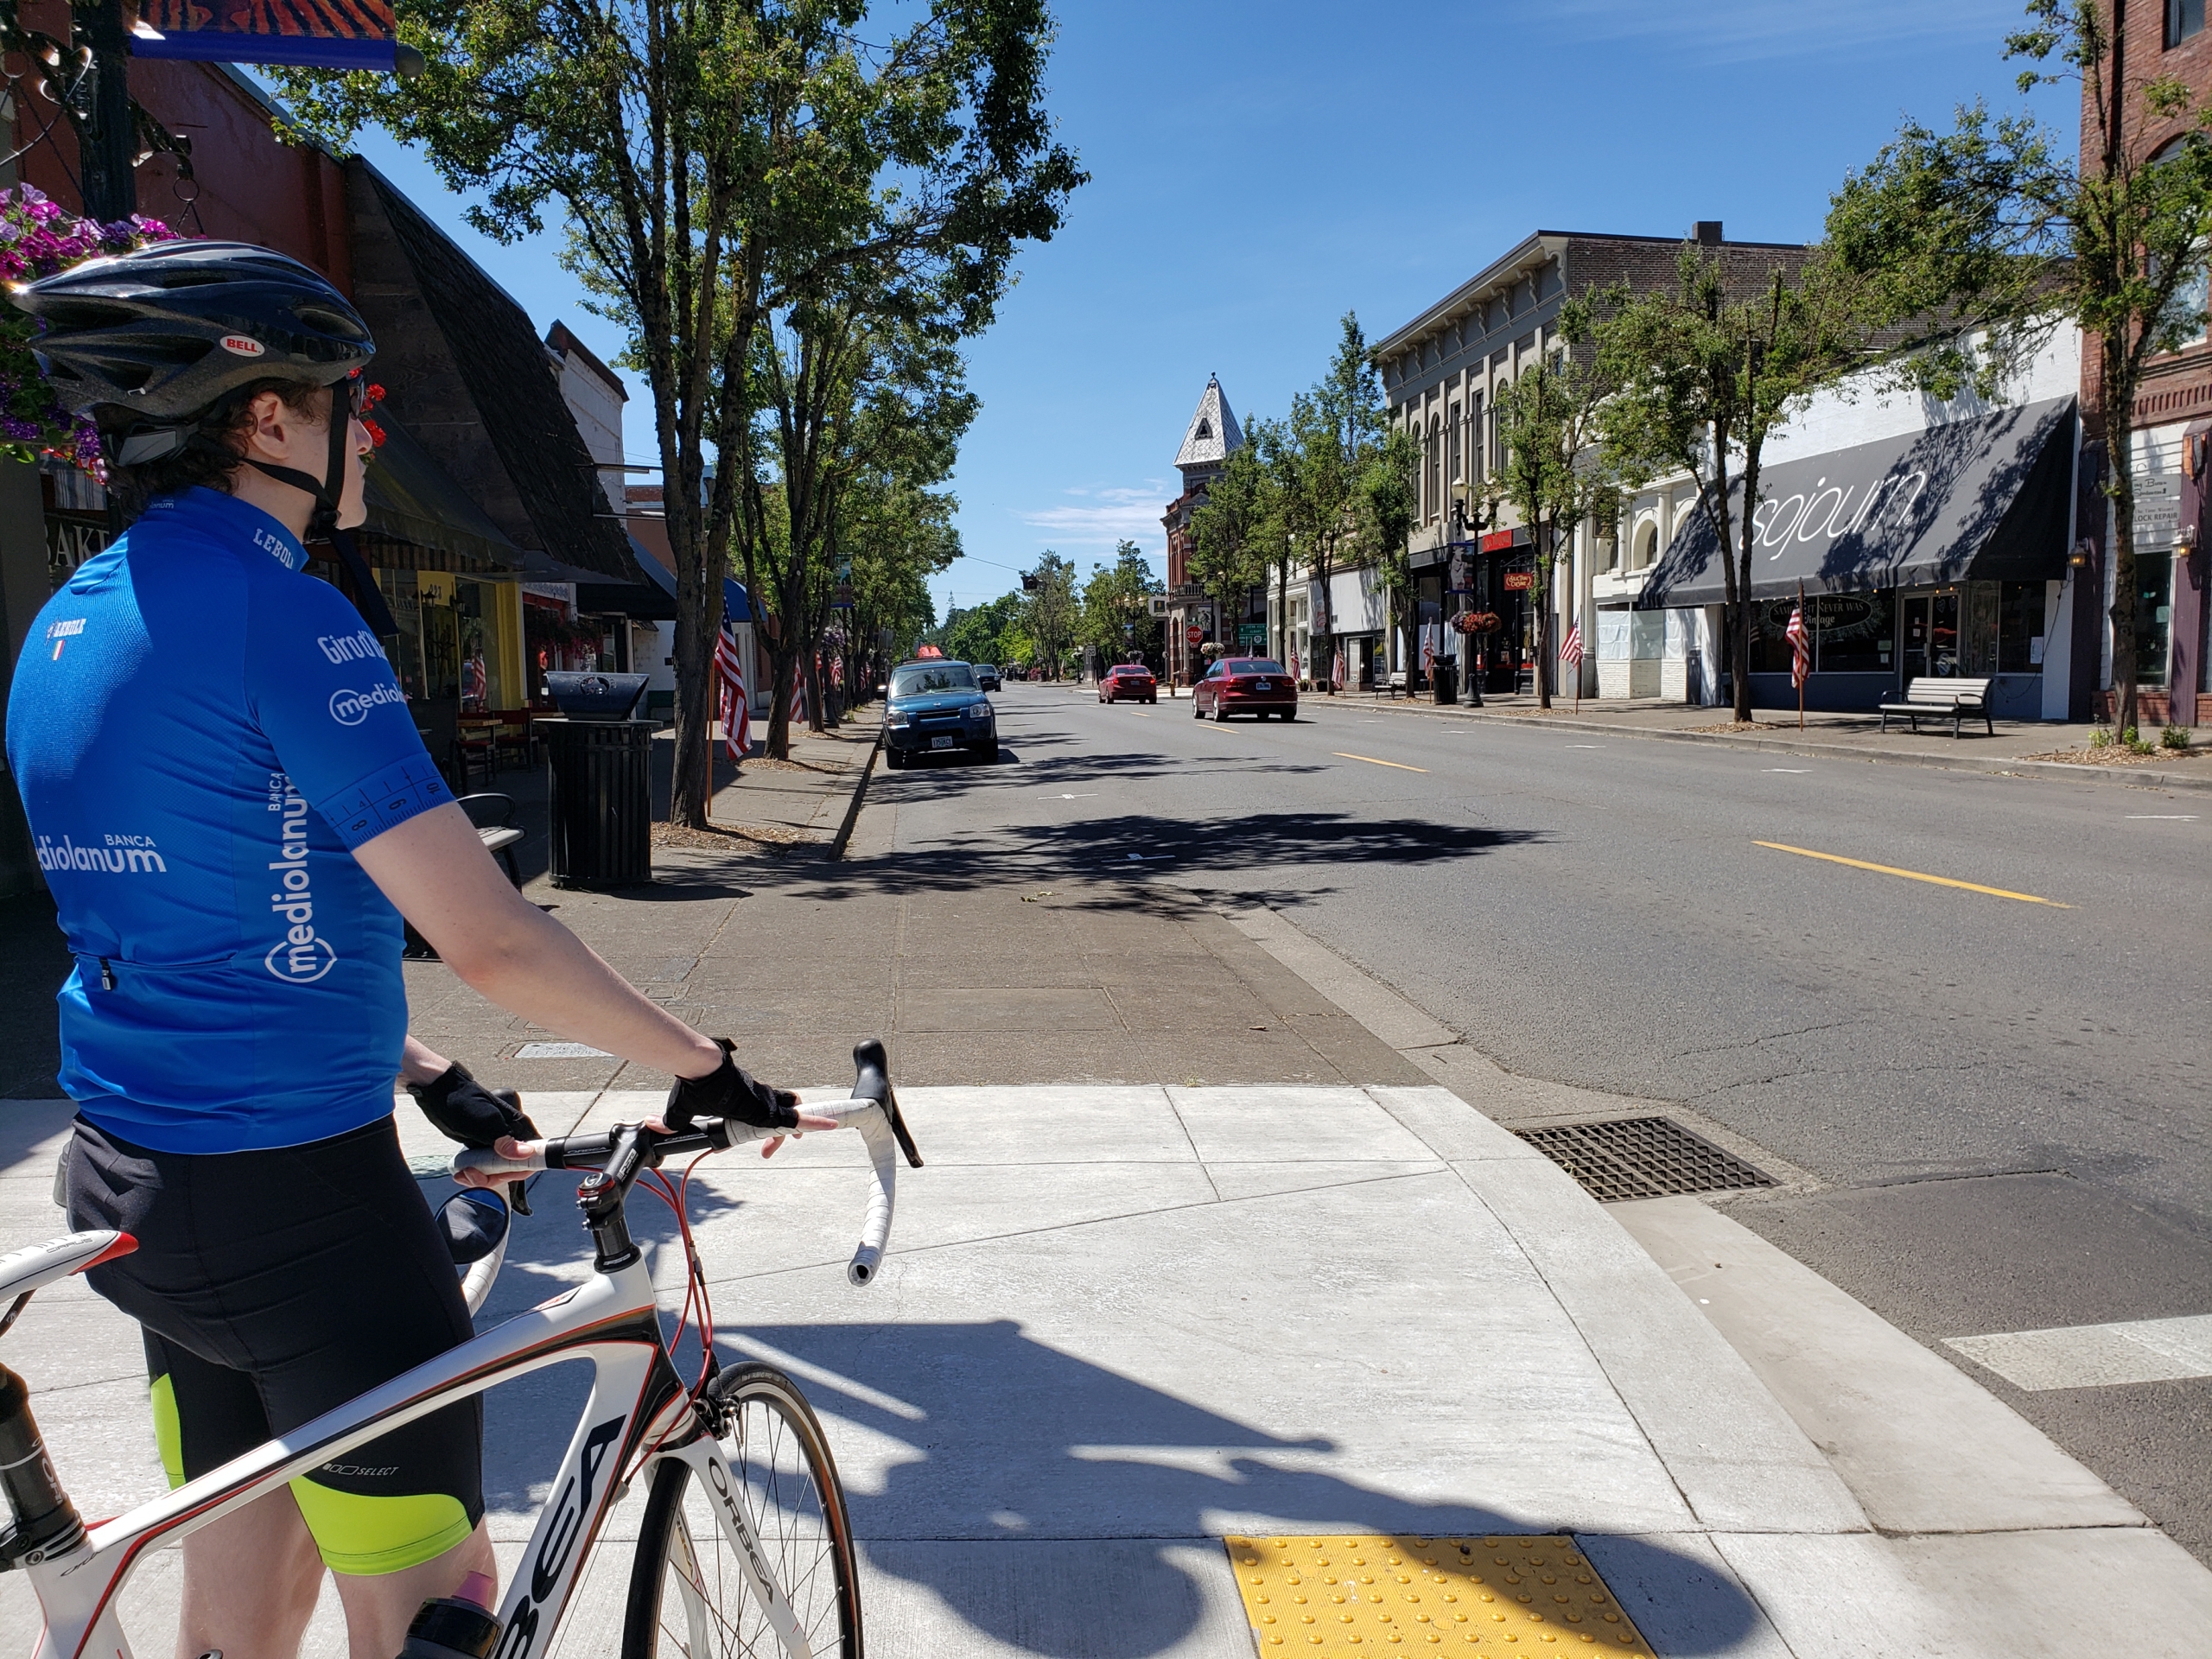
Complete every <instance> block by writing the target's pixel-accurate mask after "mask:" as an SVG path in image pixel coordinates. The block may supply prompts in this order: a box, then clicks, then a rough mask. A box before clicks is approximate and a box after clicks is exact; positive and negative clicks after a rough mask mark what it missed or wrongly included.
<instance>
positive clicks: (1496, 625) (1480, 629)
mask: <svg viewBox="0 0 2212 1659" xmlns="http://www.w3.org/2000/svg"><path fill="white" fill-rule="evenodd" d="M1452 626H1453V627H1455V628H1457V629H1458V630H1459V632H1462V633H1496V632H1497V631H1498V630H1499V629H1500V628H1502V627H1503V626H1505V624H1504V623H1503V621H1502V620H1499V617H1498V614H1497V612H1496V611H1462V612H1460V613H1459V615H1457V616H1455V617H1453V618H1452Z"/></svg>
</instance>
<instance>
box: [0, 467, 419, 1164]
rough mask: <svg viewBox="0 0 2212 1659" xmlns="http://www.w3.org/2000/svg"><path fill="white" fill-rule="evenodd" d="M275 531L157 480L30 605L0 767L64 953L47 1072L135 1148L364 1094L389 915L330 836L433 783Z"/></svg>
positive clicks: (397, 818)
mask: <svg viewBox="0 0 2212 1659" xmlns="http://www.w3.org/2000/svg"><path fill="white" fill-rule="evenodd" d="M306 564H307V551H306V550H305V549H304V548H302V546H301V545H300V542H299V538H298V537H296V536H294V535H293V534H292V533H291V531H289V530H287V529H285V528H284V526H283V525H282V524H278V523H277V521H276V520H275V519H274V518H270V516H269V515H268V514H267V513H265V512H262V511H261V510H260V509H259V508H258V507H254V506H251V505H247V504H246V503H245V502H243V501H239V500H237V499H233V498H232V497H231V496H227V495H224V494H221V493H218V492H216V491H213V490H205V489H195V490H189V491H187V492H185V493H182V494H180V495H174V496H165V497H163V498H162V499H158V500H156V501H155V502H154V503H153V504H152V505H150V506H149V507H148V509H147V511H146V513H145V516H144V517H143V518H141V519H140V520H139V521H138V522H137V524H134V525H132V526H131V528H130V531H129V532H128V533H127V534H126V535H124V537H122V538H121V539H120V540H118V542H117V543H115V544H114V545H113V546H112V547H111V548H109V549H108V550H106V551H105V552H104V553H102V554H100V555H99V556H97V557H94V558H92V559H89V560H87V561H86V563H84V565H83V566H81V567H80V568H79V569H78V571H77V573H76V574H75V575H73V576H72V577H70V579H69V581H68V582H67V583H66V584H65V585H64V586H63V587H62V588H61V590H60V592H58V593H57V594H54V598H53V599H52V600H51V601H49V602H48V604H47V606H46V607H45V608H44V609H43V610H41V612H40V613H39V614H38V619H37V620H36V621H35V623H34V624H33V626H32V631H31V633H30V636H29V639H26V640H25V641H24V644H23V650H22V657H21V658H20V660H19V661H18V662H17V664H16V677H15V681H14V687H13V690H12V691H11V692H10V697H9V703H8V764H9V766H10V769H11V770H12V771H13V772H14V774H15V779H16V787H17V788H18V789H19V790H21V791H22V798H23V806H24V809H25V810H26V811H27V812H28V813H29V817H30V824H31V833H32V836H33V838H34V840H35V843H36V846H37V850H38V861H39V868H41V869H42V870H43V871H45V872H46V879H47V883H48V886H49V887H51V888H52V890H53V893H54V899H55V902H56V904H57V906H59V909H60V924H61V927H62V931H64V932H65V933H67V935H68V938H69V948H70V950H71V952H72V953H73V955H74V956H75V957H76V959H77V965H76V969H75V971H73V973H72V974H71V975H70V976H69V978H68V980H67V982H66V983H64V984H63V986H62V988H61V992H60V1005H61V1072H60V1084H61V1086H62V1089H63V1090H65V1091H66V1092H67V1094H69V1095H70V1096H72V1097H73V1098H74V1099H76V1100H77V1101H78V1102H79V1103H80V1104H81V1108H82V1110H83V1113H84V1115H85V1116H86V1117H87V1118H89V1119H91V1120H92V1122H93V1123H95V1124H96V1125H98V1126H99V1128H103V1129H105V1130H107V1131H109V1132H110V1133H111V1134H113V1135H118V1136H120V1137H122V1138H123V1139H124V1140H126V1141H136V1142H137V1143H138V1144H139V1145H141V1146H144V1147H151V1148H153V1149H154V1150H156V1151H158V1152H175V1153H216V1152H235V1151H241V1150H245V1149H248V1148H259V1147H285V1146H296V1145H299V1144H302V1143H304V1142H306V1141H319V1140H321V1139H323V1138H325V1137H326V1136H328V1135H340V1134H344V1133H345V1132H346V1131H347V1130H349V1129H355V1128H360V1127H361V1126H362V1125H363V1124H365V1123H369V1122H373V1121H375V1120H376V1119H377V1118H379V1117H382V1116H385V1115H386V1114H387V1113H389V1112H390V1111H391V1101H392V1079H393V1075H394V1073H395V1072H397V1070H398V1067H399V1051H400V1044H401V1039H403V1037H404V1035H405V1033H406V1020H407V996H406V989H405V987H404V983H403V982H402V980H401V977H400V968H399V953H400V943H401V934H400V924H399V918H398V915H397V912H395V911H393V909H392V907H391V905H390V904H389V903H388V902H387V901H386V900H385V898H384V896H383V894H381V893H378V891H377V889H376V887H375V886H374V885H373V884H372V882H371V881H370V880H369V879H368V877H367V876H366V875H365V874H363V872H362V870H361V868H360V866H359V865H358V864H356V863H355V862H354V861H353V850H352V849H354V848H356V847H359V846H360V845H361V844H362V843H363V842H366V841H368V840H370V839H372V837H374V836H378V835H380V834H382V833H383V832H384V831H385V830H386V829H391V827H392V826H393V825H395V824H398V823H404V822H405V821H406V820H407V819H409V818H410V817H414V816H415V815H416V813H418V812H422V811H424V810H428V809H429V808H430V807H433V806H435V805H437V804H439V803H441V802H443V801H448V800H451V799H452V798H453V796H452V793H451V791H448V789H447V787H446V785H445V782H444V780H443V779H442V778H441V777H440V776H439V774H438V771H437V768H436V767H435V766H433V765H432V764H431V763H430V759H429V755H428V754H426V753H424V752H423V742H422V739H421V738H420V737H419V736H417V735H416V730H415V722H414V721H413V719H412V718H411V717H410V715H409V712H408V709H407V703H406V700H405V698H404V696H402V695H401V693H400V690H399V687H398V684H397V682H395V681H394V679H393V678H392V674H391V668H390V667H389V666H388V665H387V664H386V663H385V656H384V652H383V649H382V647H381V646H380V645H378V642H377V639H376V638H375V636H374V635H372V634H371V633H370V632H368V630H367V629H365V627H363V626H361V619H360V617H359V614H358V613H356V612H355V611H354V609H353V606H352V605H351V604H350V603H349V602H348V601H346V597H345V595H344V594H340V592H339V591H338V590H337V589H336V588H333V587H331V586H329V585H328V584H327V583H326V582H319V581H317V580H316V579H315V578H314V577H312V576H310V575H307V574H306V571H305V566H306Z"/></svg>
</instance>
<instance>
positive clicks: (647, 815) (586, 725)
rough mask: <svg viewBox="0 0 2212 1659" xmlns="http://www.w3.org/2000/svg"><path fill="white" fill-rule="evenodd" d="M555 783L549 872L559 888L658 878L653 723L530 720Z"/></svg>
mask: <svg viewBox="0 0 2212 1659" xmlns="http://www.w3.org/2000/svg"><path fill="white" fill-rule="evenodd" d="M531 724H532V726H533V728H534V729H535V730H536V731H537V734H538V735H539V736H540V737H542V738H543V739H544V740H545V755H546V763H547V766H549V767H550V771H551V788H550V790H549V791H547V793H548V796H549V802H548V804H549V806H550V818H551V829H552V846H551V849H550V851H551V857H550V865H551V868H550V874H551V875H552V878H553V885H554V886H555V887H644V886H645V885H646V884H647V883H649V882H650V881H652V879H653V844H652V821H653V798H652V752H653V751H652V742H653V731H654V726H653V722H652V721H650V720H562V719H558V718H550V717H547V718H540V719H538V720H537V721H532V722H531Z"/></svg>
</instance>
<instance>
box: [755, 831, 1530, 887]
mask: <svg viewBox="0 0 2212 1659" xmlns="http://www.w3.org/2000/svg"><path fill="white" fill-rule="evenodd" d="M1543 839H1544V834H1543V832H1542V831H1541V830H1533V829H1486V828H1483V827H1480V826H1478V825H1465V826H1462V825H1459V824H1440V823H1430V822H1428V821H1427V820H1425V819H1421V818H1373V817H1356V816H1354V815H1353V814H1351V813H1349V812H1268V813H1257V814H1254V815H1250V816H1244V817H1225V818H1214V819H1197V820H1192V819H1176V818H1163V817H1151V816H1148V815H1126V816H1122V817H1110V818H1087V819H1082V820H1078V821H1077V822H1075V823H1065V824H1049V825H1029V826H1015V827H1009V828H1007V829H1001V830H1000V831H999V832H998V833H997V834H995V835H994V836H991V837H990V838H989V839H988V840H986V839H982V838H977V839H976V840H972V841H963V842H958V843H950V844H946V845H943V846H936V847H931V846H910V847H906V848H902V849H899V851H898V852H896V853H893V854H887V855H881V856H877V857H868V858H861V859H848V860H847V861H845V862H843V863H841V864H836V865H829V866H819V867H812V868H802V869H798V870H794V871H793V872H792V873H791V874H793V875H794V876H796V877H798V881H797V883H796V884H795V886H794V887H793V888H792V891H794V892H795V893H798V895H799V896H802V897H806V898H813V899H842V898H852V897H856V896H861V895H865V894H869V893H915V892H940V893H950V892H958V891H963V890H966V889H969V888H972V887H978V886H985V885H988V884H991V883H994V882H1020V881H1051V880H1077V879H1078V878H1087V879H1090V880H1100V879H1102V878H1110V877H1114V876H1128V875H1134V874H1170V875H1173V876H1176V877H1178V878H1180V877H1184V876H1189V875H1209V876H1224V875H1236V876H1239V877H1243V878H1245V879H1244V880H1241V881H1240V882H1239V883H1238V887H1239V888H1240V890H1242V891H1243V892H1244V893H1246V894H1247V895H1248V896H1249V897H1250V898H1252V899H1255V900H1258V901H1262V902H1265V903H1267V904H1270V905H1274V906H1279V907H1280V906H1294V905H1299V904H1303V903H1305V902H1306V901H1307V900H1309V899H1313V898H1314V897H1316V896H1317V895H1319V894H1322V893H1332V892H1334V891H1336V890H1337V889H1336V887H1335V886H1334V885H1332V884H1329V883H1325V882H1320V881H1315V880H1300V881H1298V882H1297V883H1296V884H1295V885H1291V884H1286V885H1284V886H1283V887H1281V888H1279V889H1270V888H1268V887H1265V886H1260V887H1254V886H1253V885H1251V882H1250V880H1249V878H1251V877H1252V876H1253V875H1255V874H1262V875H1263V874H1265V873H1266V872H1268V871H1269V870H1272V869H1278V868H1280V869H1283V870H1286V871H1287V870H1290V869H1293V868H1298V869H1310V868H1313V867H1317V866H1320V867H1329V868H1344V867H1353V868H1356V867H1358V866H1361V865H1371V864H1390V865H1425V864H1439V863H1446V862H1449V861H1454V860H1458V859H1465V858H1477V857H1480V856H1482V855H1484V854H1486V853H1491V852H1496V851H1497V850H1499V849H1503V848H1509V847H1517V846H1522V845H1525V844H1528V843H1530V842H1539V841H1541V840H1543ZM1353 879H1356V878H1353ZM1100 902H1102V903H1108V904H1110V905H1111V906H1113V907H1115V908H1119V907H1120V906H1122V904H1123V903H1124V902H1125V901H1124V900H1123V899H1121V898H1119V897H1116V898H1113V899H1104V900H1101V901H1100Z"/></svg>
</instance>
